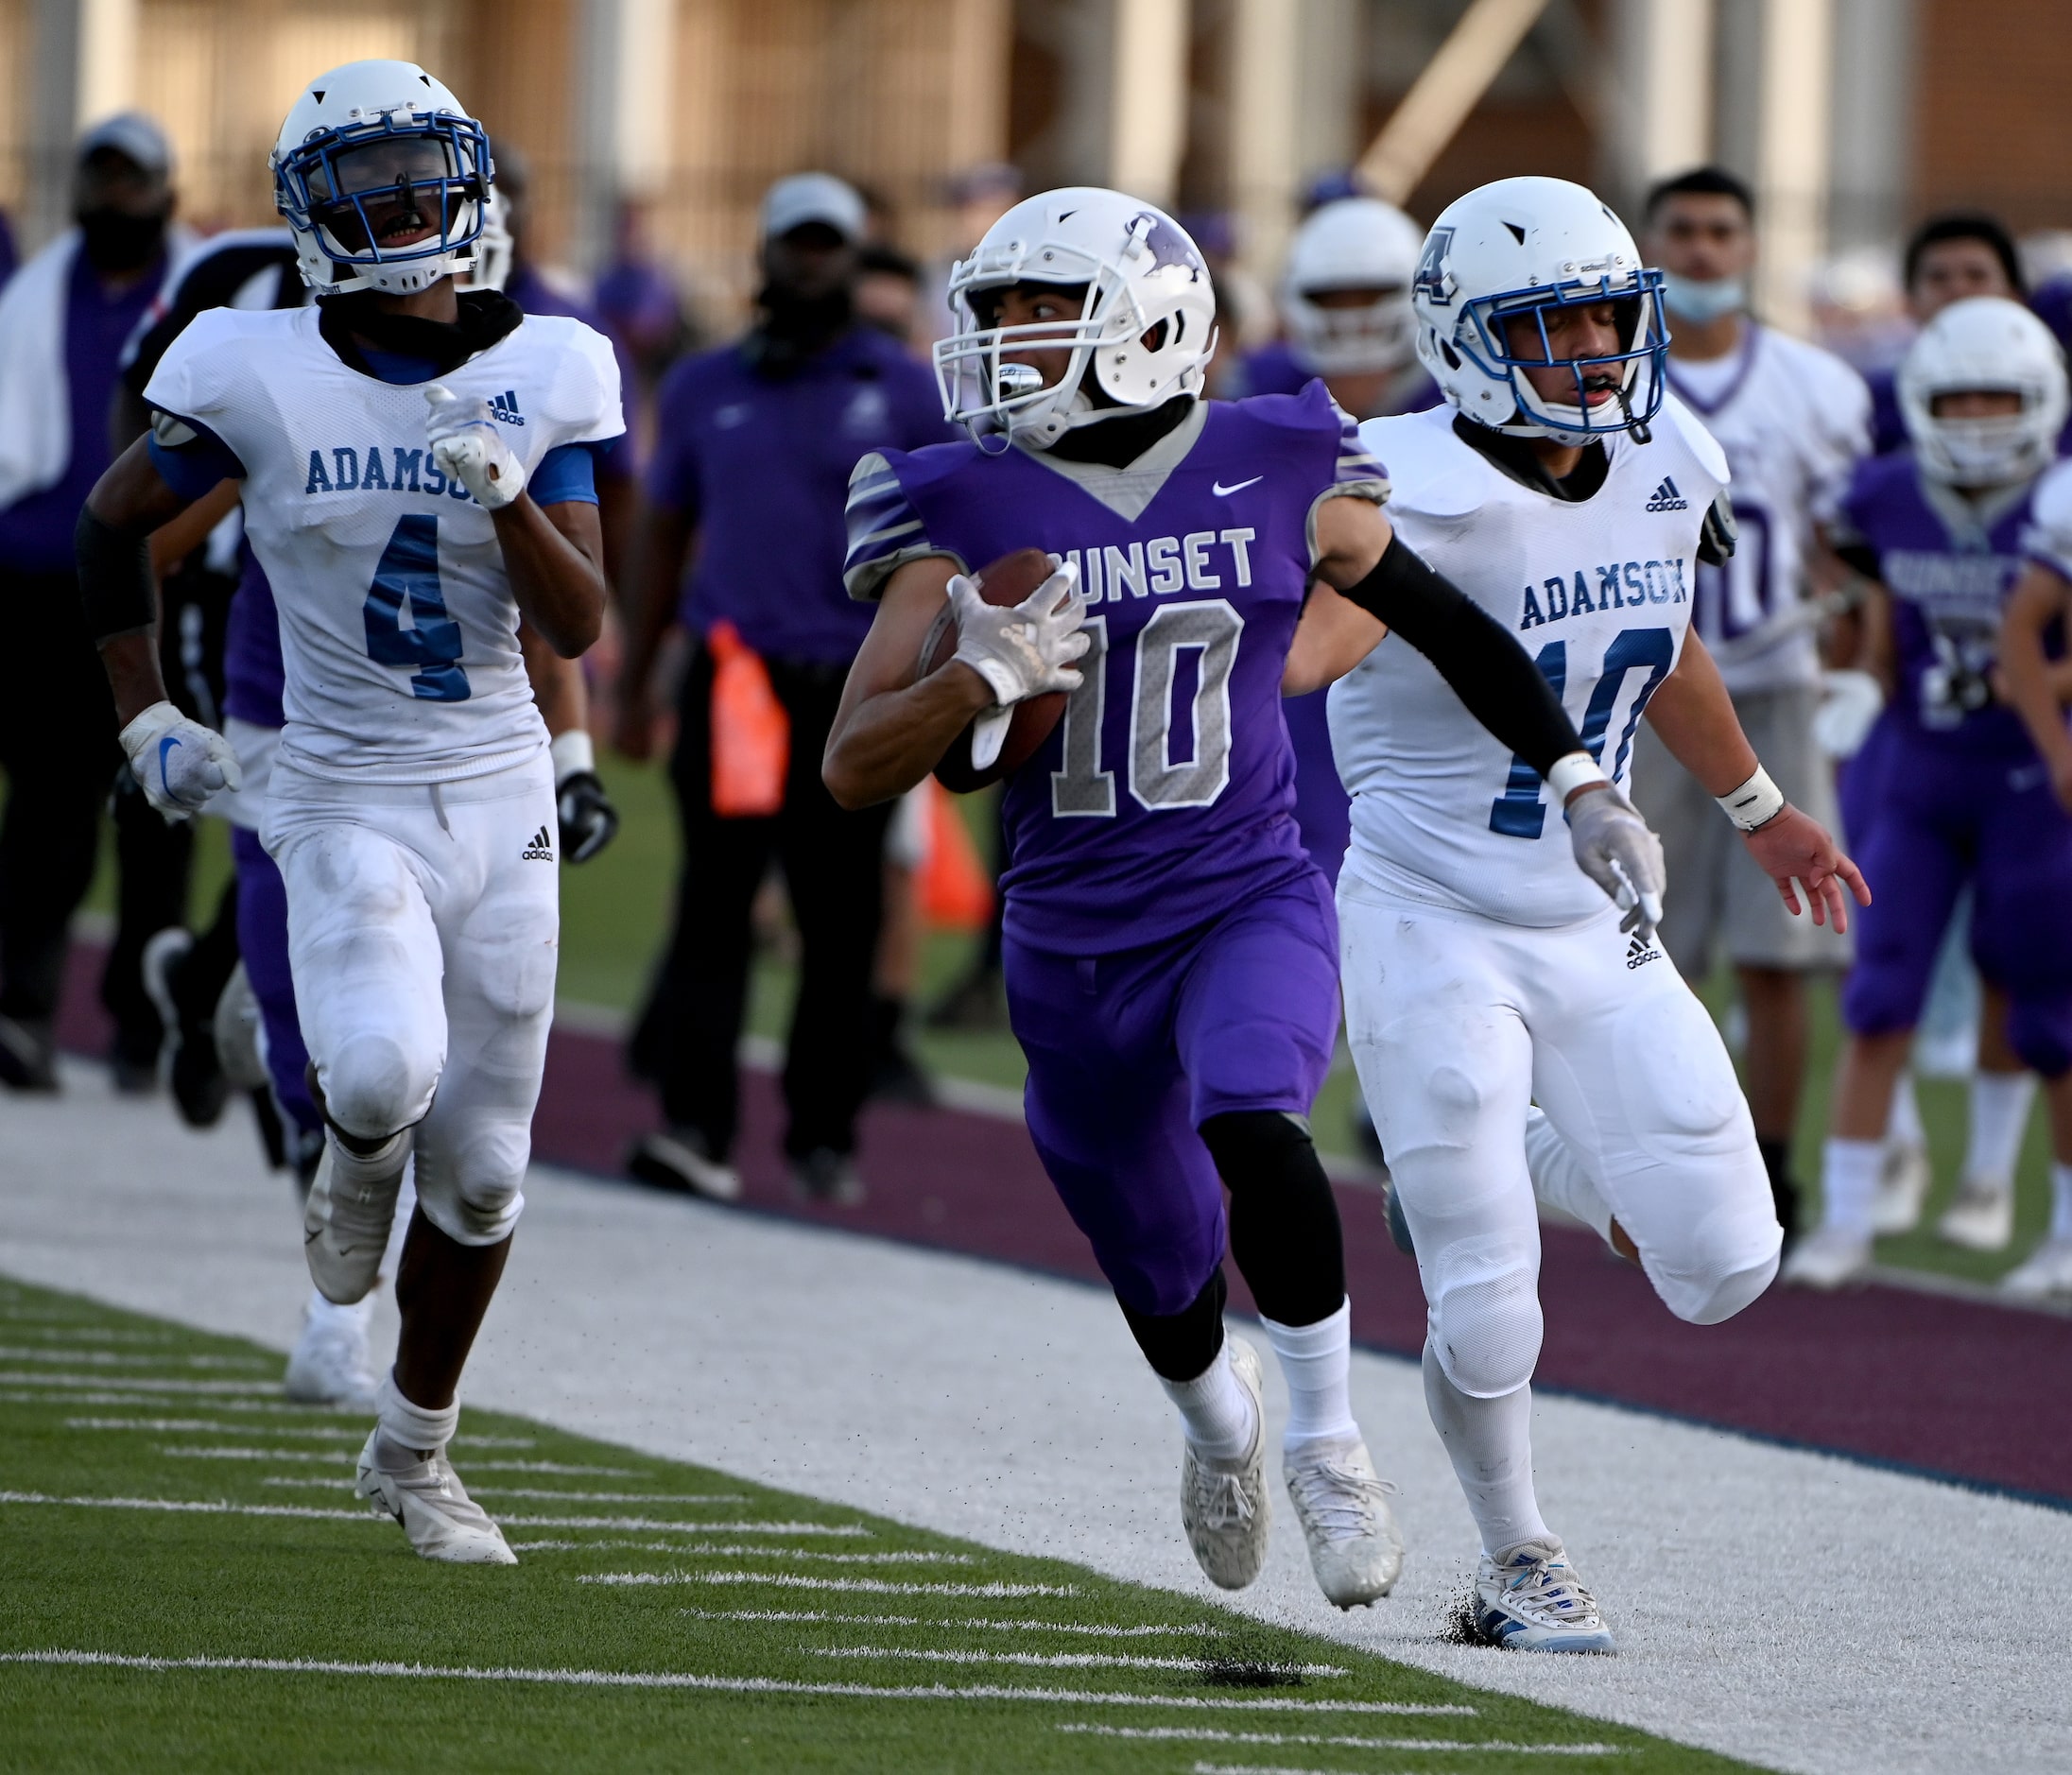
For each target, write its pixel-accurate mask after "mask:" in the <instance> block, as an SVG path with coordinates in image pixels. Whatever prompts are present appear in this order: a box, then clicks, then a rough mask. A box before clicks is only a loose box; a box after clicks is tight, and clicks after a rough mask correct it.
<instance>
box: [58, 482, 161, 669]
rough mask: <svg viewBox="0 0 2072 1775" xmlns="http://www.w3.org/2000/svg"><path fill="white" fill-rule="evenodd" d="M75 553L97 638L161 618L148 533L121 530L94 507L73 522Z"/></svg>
mask: <svg viewBox="0 0 2072 1775" xmlns="http://www.w3.org/2000/svg"><path fill="white" fill-rule="evenodd" d="M72 552H73V554H74V555H75V556H76V557H77V558H78V564H79V601H80V602H81V603H82V604H83V605H85V607H86V626H87V629H89V631H90V632H91V633H92V634H93V636H94V639H95V641H106V640H107V639H108V638H109V636H111V635H120V634H127V633H129V632H130V630H131V629H148V628H150V627H151V625H152V624H154V623H155V622H157V621H158V595H157V594H156V593H155V592H153V591H152V589H151V551H150V546H149V544H148V543H147V542H146V541H145V539H144V538H143V537H141V536H130V535H128V534H126V533H125V532H123V531H121V530H118V529H116V528H115V526H113V525H112V524H109V523H107V522H106V521H104V520H103V519H100V518H97V517H95V515H94V508H93V507H92V506H88V507H86V508H83V509H82V510H81V511H80V513H79V521H78V524H77V525H75V526H73V530H72Z"/></svg>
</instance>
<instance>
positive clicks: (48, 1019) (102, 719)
mask: <svg viewBox="0 0 2072 1775" xmlns="http://www.w3.org/2000/svg"><path fill="white" fill-rule="evenodd" d="M172 167H173V156H172V147H171V145H170V144H169V143H168V142H167V141H166V139H165V135H164V131H162V130H161V129H159V127H158V125H157V124H155V123H153V122H152V121H151V120H150V119H149V118H148V117H146V116H144V115H143V114H142V113H140V112H122V113H121V114H120V115H118V116H114V117H111V118H109V119H108V120H107V121H105V122H103V123H100V124H97V125H95V128H94V129H90V130H88V131H87V133H86V134H85V135H84V136H82V137H81V138H80V140H79V145H78V158H77V162H76V165H75V171H74V183H73V217H74V226H73V227H71V228H69V229H67V230H66V231H65V232H64V233H62V234H60V235H59V237H58V238H57V239H56V240H55V241H53V242H52V243H51V244H50V245H49V246H48V247H46V248H44V249H43V251H42V252H40V253H38V254H37V255H36V256H35V257H34V258H33V259H31V260H30V261H29V262H28V263H27V264H26V265H25V266H24V267H22V269H21V270H20V272H19V273H17V275H16V276H15V277H14V278H13V280H12V281H11V282H10V283H9V284H8V286H7V289H6V292H5V293H4V294H0V610H4V611H5V612H6V620H7V625H8V661H9V673H8V679H9V681H8V683H7V685H6V688H5V691H4V693H0V767H4V768H5V769H6V772H7V778H8V801H7V812H6V815H5V819H4V821H0V1081H4V1082H6V1083H7V1084H9V1085H11V1086H13V1087H15V1088H16V1089H18V1090H20V1089H27V1090H46V1091H47V1090H52V1089H55V1088H56V1084H57V1074H56V1071H55V1067H54V1064H53V1059H54V1053H55V1049H54V1045H53V1019H54V1017H55V1015H56V1011H57V1007H58V993H59V988H60V981H61V978H62V974H63V969H64V956H65V945H66V938H67V933H68V930H69V927H70V924H71V921H72V914H73V913H74V911H76V910H77V909H78V904H79V902H80V900H81V899H82V898H84V896H85V894H86V890H87V887H88V884H89V883H90V882H91V881H92V879H93V874H94V853H95V848H96V845H97V842H98V838H99V829H100V812H101V803H102V801H103V800H104V799H105V798H106V796H107V794H108V792H109V787H110V784H116V785H117V790H118V794H120V793H121V792H122V790H123V788H124V787H125V786H127V787H129V788H130V789H133V788H134V785H133V784H131V782H130V773H129V771H128V770H127V769H123V768H121V766H122V762H123V761H122V752H121V750H120V749H119V748H118V747H117V746H116V744H115V731H114V723H113V718H112V712H111V710H110V707H109V702H108V687H107V681H106V680H105V678H104V677H103V676H102V673H101V669H100V660H99V658H98V656H97V655H96V654H95V649H94V642H93V637H92V636H91V635H90V634H89V633H88V632H87V625H86V619H85V615H84V613H83V612H82V611H81V609H80V606H79V594H78V580H77V579H76V577H75V574H74V567H73V560H72V530H73V526H74V525H75V524H77V523H78V516H79V510H80V508H81V507H82V506H83V505H84V504H85V503H86V496H87V494H88V493H89V492H91V491H93V487H94V483H95V481H96V480H98V479H99V478H100V475H101V472H102V471H103V470H104V469H106V468H107V466H108V464H109V463H110V461H111V460H112V449H111V443H112V436H111V419H112V413H113V411H114V404H115V378H116V371H117V369H118V366H119V365H120V362H121V358H122V350H123V345H124V342H125V341H126V340H127V339H128V338H129V336H130V334H131V333H132V332H133V331H135V329H136V328H137V326H138V323H139V322H140V321H142V320H143V319H144V317H145V314H146V312H147V310H148V309H149V307H150V305H151V300H152V298H153V296H154V295H155V294H156V293H157V291H158V287H159V285H160V284H161V283H162V282H163V281H164V277H165V271H166V267H167V264H168V261H169V260H170V259H171V258H173V257H174V256H176V255H175V249H176V247H177V246H178V244H179V243H178V242H177V241H176V240H175V239H174V238H173V227H172V217H173V204H174V198H173V188H172ZM130 799H131V800H133V801H135V802H136V804H137V806H138V807H140V808H144V811H145V817H146V818H147V819H149V820H150V821H151V823H152V825H154V826H158V825H159V824H160V822H159V820H158V817H157V815H155V814H152V813H151V812H150V811H149V809H148V808H147V807H145V804H144V801H143V797H142V796H141V795H132V796H131V797H130ZM128 885H129V886H130V887H137V888H150V887H152V886H153V885H154V884H152V883H150V882H148V881H143V880H137V879H134V878H132V879H130V881H129V882H128ZM180 889H181V898H182V899H183V898H184V881H183V880H182V881H181V883H180ZM179 916H180V912H179V909H178V908H176V909H175V911H174V912H173V915H172V919H170V920H167V921H166V922H175V921H177V919H178V918H179ZM129 923H130V927H131V932H132V934H134V933H133V924H134V922H133V921H130V922H129ZM141 948H142V937H141V936H139V937H137V938H136V939H135V941H134V943H133V944H132V945H130V947H129V948H127V949H125V950H123V951H118V952H117V954H116V955H114V956H111V958H110V964H109V967H108V969H107V971H106V973H105V974H104V975H103V980H102V992H103V997H104V998H105V999H107V1000H108V1002H109V1008H111V1009H112V1010H113V1011H114V1012H115V1014H116V1022H117V1046H116V1056H115V1058H116V1060H117V1071H118V1078H119V1080H120V1081H121V1082H124V1083H128V1084H134V1083H143V1084H148V1083H149V1082H150V1080H151V1078H152V1067H153V1065H154V1064H155V1062H156V1060H157V1057H158V1046H159V1027H158V1017H157V1013H156V1012H155V1011H153V1009H152V1008H151V1005H150V1001H149V999H148V998H147V997H146V996H145V993H144V991H143V982H142V976H141V974H140V973H139V971H138V967H137V962H138V954H137V952H139V951H141ZM140 1067H141V1069H142V1070H141V1076H140V1074H139V1071H138V1069H139V1068H140Z"/></svg>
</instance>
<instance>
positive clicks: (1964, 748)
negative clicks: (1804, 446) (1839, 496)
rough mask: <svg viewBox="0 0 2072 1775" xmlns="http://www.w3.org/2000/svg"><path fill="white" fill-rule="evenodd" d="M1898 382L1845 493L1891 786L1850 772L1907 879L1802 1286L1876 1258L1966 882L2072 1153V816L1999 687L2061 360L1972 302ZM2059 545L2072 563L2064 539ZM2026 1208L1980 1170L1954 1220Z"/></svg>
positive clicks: (1875, 762) (1860, 978)
mask: <svg viewBox="0 0 2072 1775" xmlns="http://www.w3.org/2000/svg"><path fill="white" fill-rule="evenodd" d="M1898 390H1899V403H1900V408H1901V411H1902V412H1903V413H1904V415H1905V416H1906V421H1907V427H1908V433H1909V434H1910V436H1911V437H1912V439H1913V444H1912V448H1911V449H1910V450H1909V451H1907V452H1903V453H1900V454H1897V455H1893V456H1886V457H1873V458H1872V459H1871V460H1869V461H1867V462H1864V463H1862V464H1861V465H1859V467H1858V469H1857V471H1856V478H1855V480H1854V482H1853V483H1852V485H1851V487H1850V491H1849V492H1848V494H1847V496H1846V497H1845V498H1844V500H1843V502H1842V508H1841V523H1842V526H1844V530H1845V534H1844V536H1843V537H1842V538H1841V539H1840V540H1841V541H1842V543H1843V545H1844V550H1845V555H1846V556H1847V557H1848V558H1850V559H1852V560H1853V561H1855V562H1856V563H1859V564H1860V565H1861V566H1862V568H1863V569H1864V571H1866V572H1867V573H1871V574H1873V575H1874V577H1876V579H1877V580H1878V581H1879V583H1880V585H1881V587H1882V592H1883V595H1882V596H1881V597H1880V598H1879V600H1878V602H1877V605H1876V606H1875V610H1876V612H1877V616H1878V618H1880V619H1882V620H1874V621H1873V633H1875V632H1877V631H1878V630H1881V629H1882V630H1884V631H1886V633H1887V635H1888V637H1889V638H1888V641H1887V644H1886V645H1885V646H1882V647H1880V648H1878V649H1877V652H1878V654H1879V655H1880V656H1881V657H1880V658H1879V659H1878V661H1877V662H1876V663H1879V664H1880V665H1881V666H1882V668H1883V670H1884V673H1885V676H1886V677H1887V678H1888V680H1889V681H1890V686H1891V693H1892V698H1891V702H1890V703H1889V704H1888V706H1887V708H1886V710H1885V712H1884V714H1883V715H1881V716H1880V717H1879V721H1878V727H1877V728H1876V729H1874V730H1873V734H1872V737H1871V740H1870V741H1868V742H1866V745H1865V748H1864V750H1863V752H1862V753H1860V754H1859V755H1858V766H1857V768H1859V769H1860V768H1862V767H1863V765H1864V762H1865V761H1868V763H1869V767H1870V768H1871V770H1872V771H1873V773H1874V780H1873V781H1872V782H1869V783H1855V784H1852V786H1851V796H1852V799H1853V800H1860V801H1863V802H1864V803H1865V804H1866V805H1868V806H1869V807H1870V808H1871V809H1872V810H1873V811H1872V814H1871V818H1870V819H1869V820H1868V822H1867V825H1868V830H1867V831H1866V832H1865V833H1864V835H1863V838H1862V851H1863V855H1862V863H1863V868H1864V871H1865V873H1866V874H1869V875H1872V876H1873V877H1874V878H1875V879H1876V880H1878V881H1880V882H1883V883H1886V884H1888V887H1887V888H1886V891H1885V892H1884V894H1883V895H1882V897H1881V898H1880V899H1879V901H1878V903H1877V904H1876V905H1874V906H1872V907H1869V908H1867V909H1866V910H1865V912H1864V913H1863V916H1862V922H1861V923H1860V925H1859V926H1858V931H1857V939H1856V943H1857V947H1856V968H1855V970H1854V971H1853V972H1852V973H1851V974H1850V976H1849V981H1848V984H1847V986H1846V988H1845V989H1844V991H1843V994H1842V1019H1843V1021H1844V1023H1845V1024H1846V1025H1848V1028H1849V1034H1850V1040H1849V1045H1848V1047H1847V1049H1846V1050H1845V1052H1844V1054H1843V1056H1842V1060H1841V1065H1840V1070H1839V1076H1838V1077H1837V1080H1836V1086H1835V1108H1834V1121H1833V1129H1832V1133H1831V1136H1830V1138H1829V1140H1828V1142H1827V1146H1826V1150H1825V1153H1824V1155H1823V1159H1822V1192H1821V1193H1822V1224H1821V1227H1820V1229H1819V1231H1818V1232H1815V1233H1814V1234H1812V1235H1811V1236H1809V1237H1808V1238H1807V1239H1806V1240H1805V1241H1804V1244H1803V1245H1802V1246H1801V1247H1800V1248H1799V1249H1797V1250H1795V1251H1794V1252H1793V1253H1792V1256H1791V1259H1790V1261H1789V1262H1787V1265H1786V1267H1785V1272H1784V1273H1785V1279H1786V1280H1787V1282H1797V1283H1801V1284H1806V1285H1808V1286H1813V1287H1834V1286H1836V1285H1838V1284H1840V1283H1843V1282H1846V1281H1848V1280H1849V1279H1851V1278H1852V1277H1855V1276H1856V1275H1858V1274H1860V1273H1861V1272H1862V1270H1863V1269H1864V1267H1866V1266H1867V1265H1868V1264H1869V1262H1870V1259H1871V1239H1872V1233H1873V1205H1874V1202H1875V1198H1876V1192H1877V1181H1878V1172H1879V1168H1880V1164H1881V1162H1882V1156H1883V1154H1882V1146H1881V1138H1880V1137H1881V1136H1882V1135H1883V1134H1884V1132H1885V1128H1886V1118H1887V1114H1888V1111H1889V1106H1890V1103H1891V1094H1892V1089H1893V1085H1894V1081H1895V1080H1896V1078H1897V1077H1898V1075H1899V1072H1900V1069H1901V1068H1902V1067H1903V1066H1904V1065H1905V1063H1906V1059H1907V1055H1908V1049H1909V1047H1910V1045H1911V1042H1912V1036H1913V1029H1914V1025H1915V1024H1916V1022H1918V1020H1919V1018H1920V1015H1921V1008H1922V1003H1923V1000H1924V998H1925V994H1926V992H1927V989H1928V980H1929V976H1930V974H1931V973H1932V971H1933V969H1934V965H1935V959H1936V954H1937V951H1938V950H1939V948H1940V947H1941V945H1942V934H1943V932H1944V930H1945V929H1946V928H1947V926H1948V924H1949V921H1950V915H1951V911H1952V908H1953V907H1954V905H1955V904H1956V901H1957V897H1958V894H1959V893H1960V890H1961V889H1962V888H1964V887H1965V886H1966V884H1969V886H1970V887H1971V889H1972V893H1973V896H1974V899H1973V913H1972V922H1971V951H1972V956H1973V959H1974V960H1975V961H1976V962H1977V967H1978V972H1979V974H1981V975H1982V976H1983V977H1984V979H1985V980H1986V981H1988V982H1989V983H1990V984H1992V985H1994V986H1996V987H1998V988H1999V989H2000V990H2001V991H2003V992H2005V993H2006V995H2007V998H2008V1001H2009V1014H2008V1020H2007V1025H2008V1035H2009V1038H2010V1040H2011V1041H2012V1043H2013V1046H2014V1050H2015V1052H2016V1053H2017V1054H2018V1055H2019V1056H2020V1057H2021V1060H2022V1061H2023V1063H2024V1064H2025V1065H2027V1066H2028V1067H2029V1068H2030V1069H2031V1070H2033V1071H2034V1072H2036V1073H2039V1074H2041V1075H2042V1076H2043V1077H2044V1078H2045V1079H2046V1081H2047V1086H2048V1094H2049V1098H2050V1109H2051V1121H2052V1129H2053V1134H2054V1145H2055V1150H2056V1155H2057V1158H2058V1161H2059V1165H2060V1175H2061V1176H2063V1175H2064V1172H2063V1166H2064V1165H2065V1164H2066V1163H2072V923H2068V922H2067V920H2066V917H2065V908H2066V906H2067V905H2072V816H2067V814H2066V813H2065V811H2064V810H2063V808H2062V807H2061V806H2060V805H2059V804H2058V801H2057V800H2056V798H2055V797H2054V796H2053V795H2052V793H2051V774H2050V769H2049V767H2048V763H2047V761H2046V759H2044V758H2041V757H2039V756H2038V753H2037V749H2036V745H2035V743H2034V742H2033V740H2032V739H2031V736H2030V733H2029V732H2027V731H2025V729H2024V726H2023V721H2022V718H2021V716H2020V715H2017V713H2016V712H2015V711H2014V710H2012V709H2011V708H2009V707H2007V706H2006V705H2005V704H2004V703H2003V702H2002V701H2001V699H2000V698H1999V696H1998V694H1997V692H1996V689H1995V682H1996V679H1997V662H1996V658H1995V654H1996V649H1997V646H1998V639H1999V631H2000V627H2001V621H2002V610H2003V606H2004V604H2005V602H2006V600H2007V598H2008V595H2009V593H2010V592H2011V591H2012V588H2013V585H2014V581H2015V578H2016V577H2017V575H2018V574H2019V573H2020V572H2021V568H2022V554H2023V550H2024V547H2025V545H2028V544H2029V542H2030V539H2031V537H2032V533H2033V531H2034V530H2035V529H2037V528H2045V529H2047V526H2045V525H2044V524H2043V523H2042V520H2043V517H2044V506H2045V499H2044V490H2045V489H2047V488H2049V487H2051V486H2052V485H2054V484H2056V477H2055V476H2051V477H2049V478H2041V477H2044V475H2045V471H2046V469H2048V468H2049V467H2050V464H2051V461H2052V458H2053V456H2054V451H2055V442H2056V439H2057V436H2058V431H2059V428H2060V427H2061V426H2062V425H2063V423H2064V417H2065V409H2066V404H2067V403H2066V388H2065V372H2064V364H2063V357H2062V355H2061V354H2060V353H2059V350H2058V346H2057V342H2056V340H2054V339H2053V338H2052V337H2051V336H2050V333H2049V330H2048V329H2047V328H2046V326H2045V325H2044V324H2043V322H2042V321H2040V320H2038V319H2036V317H2035V316H2034V315H2032V314H2030V313H2029V310H2028V309H2027V308H2025V307H2024V306H2022V305H2021V304H2020V303H2019V302H2011V301H2009V300H2007V299H2005V298H2003V297H1997V296H1979V297H1972V298H1968V299H1966V300H1964V301H1961V302H1955V303H1952V304H1951V305H1950V306H1948V307H1946V308H1944V309H1942V312H1941V313H1939V314H1938V315H1937V316H1936V317H1935V318H1934V319H1932V320H1930V321H1929V322H1928V324H1927V326H1926V327H1925V329H1924V330H1923V332H1922V334H1921V336H1920V337H1919V338H1918V339H1916V340H1915V341H1914V343H1913V345H1912V347H1911V348H1910V349H1909V350H1908V354H1907V358H1906V360H1905V362H1904V363H1902V365H1901V366H1900V371H1899V378H1898ZM2058 546H2060V547H2062V546H2063V543H2060V544H2058ZM2040 558H2041V559H2042V560H2044V561H2045V562H2046V563H2050V562H2052V561H2054V560H2057V557H2055V556H2054V555H2053V554H2052V553H2051V552H2050V545H2049V544H2048V543H2045V544H2044V545H2043V547H2042V549H2041V551H2040ZM2052 571H2055V572H2060V573H2062V572H2063V566H2054V567H2053V568H2052ZM2059 727H2060V730H2061V732H2062V729H2063V717H2062V715H2061V716H2060V717H2059ZM2010 1172H2012V1166H2010ZM2012 1214H2013V1200H2012V1176H2004V1177H1986V1176H1981V1175H1977V1173H1976V1172H1970V1173H1968V1174H1967V1176H1966V1177H1965V1179H1964V1180H1963V1181H1962V1182H1961V1183H1960V1187H1959V1191H1958V1196H1957V1199H1956V1200H1955V1202H1954V1203H1953V1204H1952V1205H1951V1207H1950V1209H1949V1210H1948V1212H1947V1213H1946V1214H1945V1215H1943V1217H1942V1224H1941V1231H1942V1234H1943V1236H1944V1237H1945V1238H1948V1239H1951V1240H1953V1241H1955V1242H1957V1243H1960V1244H1964V1245H1968V1246H1972V1247H1974V1248H1976V1249H2000V1248H2003V1247H2005V1246H2006V1244H2007V1243H2008V1241H2009V1239H2010V1237H2011V1236H2012V1229H2013V1221H2012Z"/></svg>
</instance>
